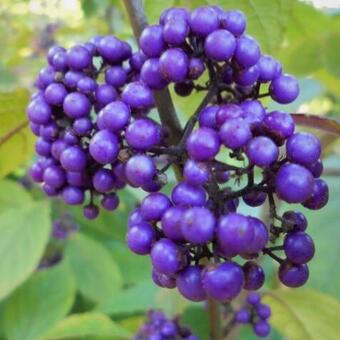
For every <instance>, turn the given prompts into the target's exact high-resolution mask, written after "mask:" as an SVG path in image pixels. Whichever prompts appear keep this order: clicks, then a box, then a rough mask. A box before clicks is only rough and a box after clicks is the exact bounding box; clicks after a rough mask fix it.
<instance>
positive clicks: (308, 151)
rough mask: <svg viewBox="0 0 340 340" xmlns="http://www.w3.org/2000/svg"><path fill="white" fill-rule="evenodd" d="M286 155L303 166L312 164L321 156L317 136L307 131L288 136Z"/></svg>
mask: <svg viewBox="0 0 340 340" xmlns="http://www.w3.org/2000/svg"><path fill="white" fill-rule="evenodd" d="M286 149H287V156H288V158H289V159H290V160H291V161H292V162H295V163H299V164H302V165H305V166H308V165H311V164H314V163H315V162H317V161H318V159H319V158H320V156H321V144H320V141H319V139H318V138H317V137H315V136H314V135H312V134H311V133H307V132H297V133H294V134H293V135H292V136H290V137H289V139H288V141H287V144H286Z"/></svg>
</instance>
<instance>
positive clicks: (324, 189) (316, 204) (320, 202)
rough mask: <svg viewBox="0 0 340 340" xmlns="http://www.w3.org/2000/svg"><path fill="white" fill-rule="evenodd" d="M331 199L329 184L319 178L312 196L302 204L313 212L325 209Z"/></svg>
mask: <svg viewBox="0 0 340 340" xmlns="http://www.w3.org/2000/svg"><path fill="white" fill-rule="evenodd" d="M328 198H329V189H328V185H327V183H326V182H325V181H324V180H322V179H320V178H317V179H316V180H315V182H314V186H313V192H312V195H311V196H310V197H309V198H308V199H307V200H306V201H304V202H303V203H302V205H303V206H304V207H306V208H308V209H311V210H318V209H321V208H323V207H324V206H325V205H326V204H327V202H328Z"/></svg>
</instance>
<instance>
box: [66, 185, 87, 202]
mask: <svg viewBox="0 0 340 340" xmlns="http://www.w3.org/2000/svg"><path fill="white" fill-rule="evenodd" d="M62 197H63V200H64V202H65V203H66V204H69V205H78V204H82V203H83V202H84V199H85V195H84V191H83V190H82V189H80V188H76V187H72V186H67V187H65V188H64V189H63V191H62Z"/></svg>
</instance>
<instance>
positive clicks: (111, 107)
mask: <svg viewBox="0 0 340 340" xmlns="http://www.w3.org/2000/svg"><path fill="white" fill-rule="evenodd" d="M130 115H131V114H130V108H129V107H128V106H127V105H126V104H125V103H124V102H122V101H119V100H116V101H114V102H111V103H109V104H107V105H106V106H105V107H104V108H103V109H102V110H101V111H100V112H99V114H98V117H97V125H98V127H99V129H100V130H104V129H107V130H109V131H112V132H117V131H120V130H121V129H123V128H124V127H125V126H126V125H127V124H128V122H129V120H130Z"/></svg>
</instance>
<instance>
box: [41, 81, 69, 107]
mask: <svg viewBox="0 0 340 340" xmlns="http://www.w3.org/2000/svg"><path fill="white" fill-rule="evenodd" d="M66 95H67V91H66V88H65V86H64V85H63V84H59V83H52V84H50V85H48V86H47V87H46V89H45V92H44V98H45V100H46V102H47V103H48V104H50V105H61V104H62V103H63V101H64V98H65V97H66Z"/></svg>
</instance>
